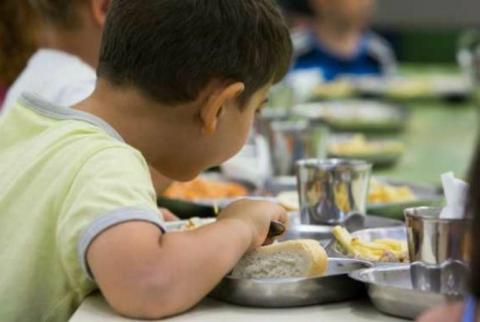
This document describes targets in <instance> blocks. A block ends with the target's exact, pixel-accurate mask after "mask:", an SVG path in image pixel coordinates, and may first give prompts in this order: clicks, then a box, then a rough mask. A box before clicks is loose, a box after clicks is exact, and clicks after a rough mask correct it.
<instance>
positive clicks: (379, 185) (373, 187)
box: [368, 179, 417, 204]
mask: <svg viewBox="0 0 480 322" xmlns="http://www.w3.org/2000/svg"><path fill="white" fill-rule="evenodd" d="M416 200H417V197H416V196H415V194H414V193H413V191H412V189H410V187H407V186H401V187H395V186H391V185H388V184H386V183H383V182H381V181H378V180H375V179H372V180H371V181H370V193H369V194H368V203H370V204H379V203H396V202H410V201H416Z"/></svg>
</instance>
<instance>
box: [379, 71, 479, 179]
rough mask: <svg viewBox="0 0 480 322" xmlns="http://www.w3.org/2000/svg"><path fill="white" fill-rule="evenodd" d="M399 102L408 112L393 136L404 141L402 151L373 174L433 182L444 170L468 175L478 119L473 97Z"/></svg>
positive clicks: (414, 72) (461, 175)
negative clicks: (394, 161)
mask: <svg viewBox="0 0 480 322" xmlns="http://www.w3.org/2000/svg"><path fill="white" fill-rule="evenodd" d="M402 71H403V74H404V75H429V74H435V73H451V72H453V71H454V68H452V67H448V66H447V67H442V66H431V67H429V66H416V65H409V66H407V67H404V68H403V69H402ZM479 103H480V102H479ZM400 104H404V105H405V106H406V107H407V109H408V110H409V112H410V120H409V122H408V125H407V128H406V129H405V131H404V132H403V133H401V134H399V135H398V136H396V137H395V138H398V139H399V140H401V141H402V142H404V143H405V145H406V150H405V155H404V157H403V158H402V160H401V161H400V162H399V163H398V164H397V165H396V166H394V167H392V168H388V169H385V170H379V171H376V173H375V174H377V175H381V176H386V177H392V178H396V179H400V180H405V181H413V182H417V183H422V182H423V183H428V184H434V185H440V182H441V180H440V175H441V174H442V173H445V172H447V171H453V172H455V175H457V176H458V177H460V178H467V177H468V170H469V167H470V163H471V159H472V156H473V153H474V151H475V146H476V140H477V137H478V134H477V131H478V124H479V120H480V119H479V115H478V111H477V110H478V108H477V107H476V106H475V103H474V101H473V100H471V101H467V102H457V103H450V102H447V101H445V100H442V99H438V100H417V101H406V102H402V103H400Z"/></svg>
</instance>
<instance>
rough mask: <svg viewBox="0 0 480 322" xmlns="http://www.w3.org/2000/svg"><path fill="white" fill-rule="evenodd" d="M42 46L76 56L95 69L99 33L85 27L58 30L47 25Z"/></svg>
mask: <svg viewBox="0 0 480 322" xmlns="http://www.w3.org/2000/svg"><path fill="white" fill-rule="evenodd" d="M42 40H43V44H42V45H43V46H44V47H46V48H50V49H55V50H59V51H63V52H66V53H68V54H71V55H73V56H77V57H78V58H80V59H81V60H82V61H83V62H85V63H87V64H88V65H90V66H91V67H92V68H94V69H96V67H97V64H98V55H99V51H100V42H101V33H100V32H97V31H96V30H94V31H90V30H87V29H74V30H59V28H57V27H53V26H50V27H49V26H47V27H45V31H44V33H43V38H42Z"/></svg>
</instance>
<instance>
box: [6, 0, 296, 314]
mask: <svg viewBox="0 0 480 322" xmlns="http://www.w3.org/2000/svg"><path fill="white" fill-rule="evenodd" d="M291 56H292V44H291V40H290V36H289V31H288V28H287V26H286V24H285V22H284V21H283V19H282V16H281V13H280V12H279V10H278V8H277V7H276V6H275V4H274V1H273V0H238V1H237V0H235V1H232V0H215V1H211V0H208V1H205V0H203V1H192V0H113V1H112V2H111V8H110V11H109V14H108V17H107V20H106V23H105V33H104V36H103V41H102V45H101V51H100V61H99V65H98V81H97V85H96V88H95V90H94V92H93V94H92V95H91V96H90V97H89V98H87V99H86V100H85V101H83V102H80V103H79V104H77V105H75V106H74V108H65V107H62V106H59V105H55V104H52V103H49V102H47V101H45V100H43V99H41V98H39V97H37V96H35V95H23V96H22V98H21V99H20V100H19V102H18V103H17V105H16V106H15V107H14V108H13V109H12V110H11V111H10V112H9V113H8V114H7V115H5V117H4V118H3V119H2V120H1V121H0V182H2V184H1V185H0V209H2V211H1V212H0V236H1V237H0V249H1V252H0V263H1V264H0V265H1V272H2V274H0V285H2V292H1V294H0V302H1V303H2V305H0V321H49V322H50V321H67V320H68V319H69V317H70V316H71V315H72V313H73V312H74V311H75V309H76V308H77V307H78V306H79V304H80V302H81V301H82V300H83V299H84V298H85V297H86V296H87V295H88V294H90V293H91V292H93V291H94V290H96V289H97V288H99V289H100V290H101V292H102V293H103V295H104V296H105V297H106V299H107V301H108V302H109V303H110V304H111V305H112V307H113V308H114V309H115V310H116V311H117V312H119V313H120V314H122V315H125V316H128V317H133V318H150V319H158V318H162V317H166V316H170V315H174V314H178V313H180V312H183V311H185V310H187V309H189V308H191V307H192V306H194V305H195V304H196V303H197V302H199V301H200V300H201V299H202V298H203V297H205V296H206V295H207V294H208V293H209V292H210V291H211V290H212V289H213V287H214V286H215V285H216V284H217V283H218V282H219V281H220V280H221V279H222V278H223V277H224V276H225V275H226V274H227V273H228V272H229V271H231V269H232V268H233V267H234V265H235V264H236V263H237V261H238V260H239V259H240V258H241V257H242V256H243V254H244V253H245V252H246V251H248V250H251V249H254V248H256V247H258V246H260V245H262V244H263V243H264V242H265V241H266V236H267V233H268V229H269V226H270V223H271V221H272V220H278V221H281V222H284V223H286V221H287V216H286V213H285V211H284V210H283V209H281V208H279V207H278V206H276V205H274V204H271V203H268V202H261V201H240V202H237V203H234V204H232V205H231V206H230V207H228V208H226V209H225V210H224V211H223V212H222V213H221V214H220V216H219V218H218V220H217V222H216V223H214V224H211V225H208V226H205V227H202V228H200V229H198V230H196V231H190V232H178V233H168V232H165V230H164V229H163V224H162V218H161V217H162V216H161V214H160V213H159V212H158V210H157V207H156V200H155V193H154V190H153V187H152V182H151V179H150V175H149V173H148V167H147V162H148V164H150V165H152V166H153V167H155V168H156V169H157V170H158V171H159V172H160V173H163V174H165V175H167V176H168V177H171V178H173V179H175V180H179V181H188V180H191V179H193V178H195V177H196V176H197V175H198V174H199V173H200V172H201V171H203V170H204V169H206V168H208V167H211V166H214V165H218V164H221V163H222V162H224V161H225V160H226V159H228V158H230V157H231V156H233V155H234V154H235V153H237V152H238V150H239V149H240V148H241V147H242V146H243V144H244V143H245V140H246V138H247V135H248V132H249V130H250V128H251V125H252V123H253V120H254V117H255V114H256V113H257V112H258V110H259V109H260V108H261V106H262V105H263V104H264V103H265V101H266V98H267V95H268V91H269V88H270V86H271V85H272V84H273V83H276V82H278V81H279V80H280V79H281V78H282V77H283V76H284V75H285V74H286V72H287V71H288V69H289V64H290V60H291Z"/></svg>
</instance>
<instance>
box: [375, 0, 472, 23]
mask: <svg viewBox="0 0 480 322" xmlns="http://www.w3.org/2000/svg"><path fill="white" fill-rule="evenodd" d="M377 3H378V10H377V17H376V20H377V24H379V25H382V26H395V27H406V28H408V27H419V26H421V27H480V0H377Z"/></svg>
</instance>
